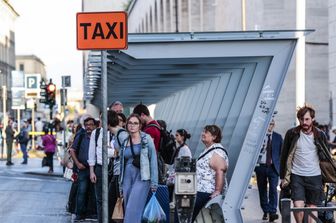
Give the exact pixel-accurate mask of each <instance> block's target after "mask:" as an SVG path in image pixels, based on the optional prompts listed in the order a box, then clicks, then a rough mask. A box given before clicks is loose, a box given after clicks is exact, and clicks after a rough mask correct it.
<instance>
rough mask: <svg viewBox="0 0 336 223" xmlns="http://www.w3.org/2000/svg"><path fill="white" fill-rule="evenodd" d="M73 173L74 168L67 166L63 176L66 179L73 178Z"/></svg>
mask: <svg viewBox="0 0 336 223" xmlns="http://www.w3.org/2000/svg"><path fill="white" fill-rule="evenodd" d="M72 174H73V171H72V169H70V168H68V167H65V171H64V174H63V177H64V178H65V179H68V180H72Z"/></svg>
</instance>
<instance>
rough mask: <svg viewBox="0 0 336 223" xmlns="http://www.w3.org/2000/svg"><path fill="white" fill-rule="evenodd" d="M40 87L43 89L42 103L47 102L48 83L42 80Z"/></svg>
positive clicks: (41, 93)
mask: <svg viewBox="0 0 336 223" xmlns="http://www.w3.org/2000/svg"><path fill="white" fill-rule="evenodd" d="M40 89H41V91H40V96H41V99H40V103H44V104H47V103H48V96H47V85H46V84H45V82H44V81H41V82H40Z"/></svg>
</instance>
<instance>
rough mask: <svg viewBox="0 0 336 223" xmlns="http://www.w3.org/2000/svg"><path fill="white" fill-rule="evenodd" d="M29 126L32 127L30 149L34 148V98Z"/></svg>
mask: <svg viewBox="0 0 336 223" xmlns="http://www.w3.org/2000/svg"><path fill="white" fill-rule="evenodd" d="M31 127H32V129H31V130H32V132H33V134H32V144H31V146H32V148H31V149H32V150H35V99H33V106H32V117H31Z"/></svg>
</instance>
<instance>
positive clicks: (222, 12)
mask: <svg viewBox="0 0 336 223" xmlns="http://www.w3.org/2000/svg"><path fill="white" fill-rule="evenodd" d="M242 2H244V3H245V7H242ZM335 7H336V6H335V0H330V1H329V5H328V1H321V0H319V1H307V2H306V9H305V12H306V28H307V29H314V30H315V32H313V33H312V34H310V35H308V36H307V37H306V41H305V55H306V66H305V73H306V84H305V94H306V102H307V103H309V104H311V105H313V106H314V107H315V108H316V110H317V116H316V120H317V121H318V122H320V123H323V124H331V125H332V124H334V125H335V119H336V118H335V117H336V113H335V112H336V109H335V104H336V100H335V99H336V96H335V94H336V87H335V80H336V77H335V76H336V74H335V72H336V66H335V63H336V62H335V61H336V60H335V58H336V47H335V40H336V36H335V23H336V21H335V20H336V19H335V18H336V17H335V15H336V10H335ZM328 8H329V11H328ZM128 13H129V15H128V16H129V18H128V25H129V32H130V33H132V32H141V33H145V32H212V31H240V30H244V29H245V30H279V29H281V30H286V29H287V30H288V29H289V30H293V29H295V28H296V1H292V0H279V1H271V2H270V1H267V0H257V1H244V0H243V1H226V0H207V1H205V0H193V1H191V0H146V1H140V0H138V1H132V2H131V4H130V7H129V9H128ZM328 19H329V28H328ZM328 30H329V38H328ZM331 42H332V43H331ZM328 43H330V46H329V49H328ZM195 50H197V49H195ZM328 51H329V53H330V57H329V68H328ZM332 58H333V60H332ZM295 69H296V67H295V56H294V58H293V60H292V62H291V65H290V67H289V71H288V74H287V77H286V80H285V82H284V85H283V88H282V92H281V95H280V98H279V100H278V103H277V108H276V109H277V110H278V115H277V117H276V122H277V128H276V129H277V131H279V132H280V133H282V134H284V133H285V131H286V129H288V128H290V127H292V126H293V125H295V122H296V115H295V113H296V101H295V90H296V89H295V88H296V80H295V79H296V78H295ZM332 105H333V107H332ZM332 119H333V120H334V123H332Z"/></svg>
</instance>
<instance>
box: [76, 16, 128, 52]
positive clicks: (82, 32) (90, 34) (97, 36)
mask: <svg viewBox="0 0 336 223" xmlns="http://www.w3.org/2000/svg"><path fill="white" fill-rule="evenodd" d="M77 49H79V50H106V49H127V14H126V13H125V12H83V13H77Z"/></svg>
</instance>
